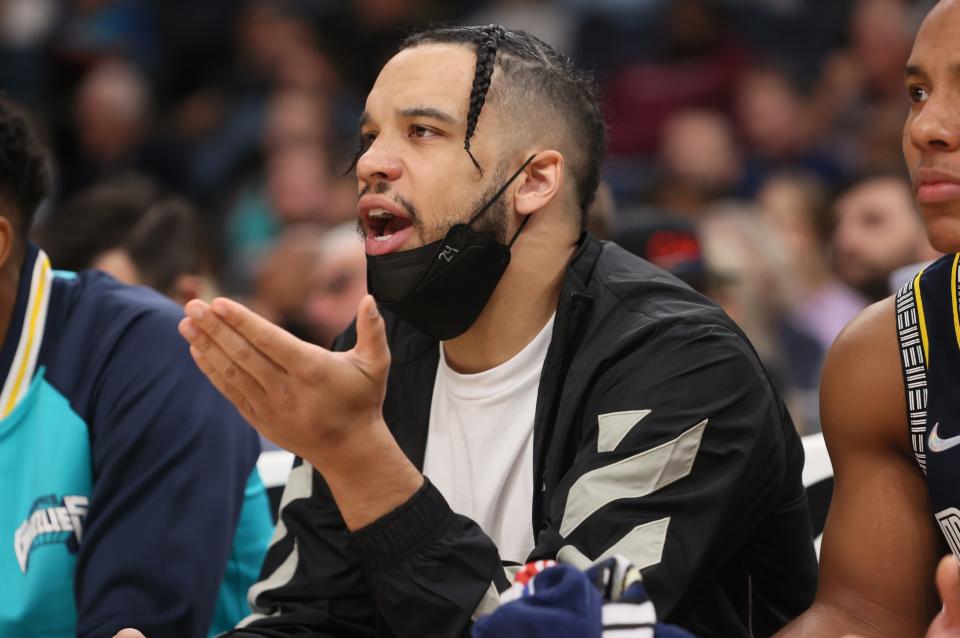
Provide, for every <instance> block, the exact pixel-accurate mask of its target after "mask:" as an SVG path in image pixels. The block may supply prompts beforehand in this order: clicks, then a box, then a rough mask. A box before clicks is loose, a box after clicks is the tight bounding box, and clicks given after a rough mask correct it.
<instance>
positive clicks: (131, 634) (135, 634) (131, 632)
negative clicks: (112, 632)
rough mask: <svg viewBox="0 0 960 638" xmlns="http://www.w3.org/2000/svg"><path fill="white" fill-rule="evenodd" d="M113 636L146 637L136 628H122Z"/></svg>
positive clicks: (124, 637)
mask: <svg viewBox="0 0 960 638" xmlns="http://www.w3.org/2000/svg"><path fill="white" fill-rule="evenodd" d="M113 638H146V637H145V636H144V635H143V634H141V633H140V632H139V631H137V630H136V629H129V628H128V629H121V630H120V631H118V632H117V635H116V636H114V637H113Z"/></svg>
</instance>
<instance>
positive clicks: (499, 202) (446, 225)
mask: <svg viewBox="0 0 960 638" xmlns="http://www.w3.org/2000/svg"><path fill="white" fill-rule="evenodd" d="M506 180H507V163H506V162H500V164H499V165H498V166H497V171H496V173H495V174H494V176H493V179H492V180H491V183H490V186H488V187H487V188H486V189H485V190H484V191H483V193H481V194H480V196H479V197H477V198H476V200H474V202H473V205H472V206H470V216H469V217H466V218H459V217H460V216H459V215H450V216H448V217H447V218H446V219H445V220H444V221H442V222H439V223H437V225H436V226H434V227H433V228H431V229H430V232H429V233H428V232H426V229H424V228H422V227H421V228H419V229H417V230H418V232H420V237H421V239H422V240H423V241H424V242H425V243H428V242H429V241H437V240H439V239H442V238H443V237H444V236H446V234H447V232H449V230H450V229H451V228H452V227H453V226H456V225H457V224H468V223H470V217H473V216H474V215H476V214H477V211H479V210H480V208H481V207H483V206H484V205H486V204H487V203H488V202H489V206H487V209H486V210H485V211H483V213H481V214H480V216H479V217H477V219H476V221H474V222H473V224H472V226H471V227H472V228H473V230H475V231H477V232H479V233H482V234H484V235H488V236H490V237H492V238H494V239H496V240H497V241H498V242H500V243H501V244H506V243H507V225H508V224H507V202H506V201H505V200H504V195H503V194H502V193H501V195H500V196H499V197H497V198H496V200H494V201H492V202H491V201H490V200H491V198H492V197H493V196H494V195H496V194H497V191H498V190H500V189H501V188H503V183H504V182H505V181H506ZM451 218H453V219H456V220H457V221H454V222H450V221H448V220H450V219H451ZM458 218H459V219H458ZM428 237H429V238H430V239H428Z"/></svg>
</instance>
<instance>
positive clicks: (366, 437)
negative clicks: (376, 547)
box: [306, 420, 423, 531]
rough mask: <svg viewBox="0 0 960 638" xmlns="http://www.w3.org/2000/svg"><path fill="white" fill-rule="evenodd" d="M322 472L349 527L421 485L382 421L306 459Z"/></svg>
mask: <svg viewBox="0 0 960 638" xmlns="http://www.w3.org/2000/svg"><path fill="white" fill-rule="evenodd" d="M306 460H307V461H309V462H310V464H311V465H313V467H314V468H316V469H317V471H318V472H320V474H321V475H322V476H323V478H324V480H325V481H326V482H327V485H328V486H329V487H330V492H331V493H332V495H333V498H334V501H335V502H336V504H337V507H338V508H339V510H340V513H341V515H342V516H343V520H344V522H345V523H346V525H347V529H349V530H350V531H356V530H358V529H360V528H363V527H366V526H367V525H369V524H370V523H373V522H374V521H376V520H377V519H379V518H381V517H382V516H384V515H386V514H388V513H390V512H391V511H393V510H395V509H396V508H398V507H400V506H401V505H403V504H404V503H406V502H407V501H408V500H409V499H410V497H412V496H413V495H414V494H415V493H416V491H417V490H419V489H420V487H421V486H422V485H423V475H422V474H420V472H419V471H417V468H416V467H415V466H414V465H413V463H411V462H410V460H409V459H408V458H407V457H406V455H405V454H404V453H403V451H402V450H401V449H400V446H399V445H398V444H397V442H396V440H395V439H394V438H393V435H392V434H390V431H389V429H387V426H386V424H385V423H383V421H382V420H380V421H378V422H376V423H374V424H372V425H370V426H368V427H364V428H362V429H361V428H358V430H357V431H356V432H355V433H353V434H352V435H350V436H348V437H344V438H343V439H342V440H341V441H338V442H337V443H336V444H333V445H329V446H326V447H325V449H318V450H317V452H316V453H313V454H311V455H310V457H309V458H307V459H306Z"/></svg>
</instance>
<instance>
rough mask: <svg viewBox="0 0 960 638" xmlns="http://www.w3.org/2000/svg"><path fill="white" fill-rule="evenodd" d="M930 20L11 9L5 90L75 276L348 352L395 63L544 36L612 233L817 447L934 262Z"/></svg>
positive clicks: (276, 1)
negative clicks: (373, 157)
mask: <svg viewBox="0 0 960 638" xmlns="http://www.w3.org/2000/svg"><path fill="white" fill-rule="evenodd" d="M931 4H933V0H915V1H909V0H831V1H830V2H824V1H823V0H467V1H462V2H439V1H431V0H202V1H200V2H197V1H196V0H191V1H188V0H0V89H2V91H3V92H4V93H5V94H6V95H7V96H9V97H10V98H12V99H14V100H16V101H17V102H18V103H20V104H22V105H24V107H25V108H26V109H27V110H28V112H29V115H30V116H31V119H32V121H33V123H34V125H35V126H36V128H37V129H38V131H39V133H40V136H41V137H42V138H43V139H44V140H45V141H46V142H47V143H48V144H49V146H50V147H51V148H52V150H53V154H54V158H55V159H54V161H55V166H54V167H53V173H54V175H55V196H54V197H53V198H51V200H50V201H48V202H47V203H46V204H45V205H44V209H43V210H42V211H41V213H40V214H39V215H38V225H37V228H36V239H37V241H38V242H40V244H41V245H42V246H43V247H44V248H45V249H46V250H47V252H48V253H49V254H50V256H51V259H52V261H53V263H54V266H55V267H58V268H65V269H81V268H86V267H97V268H102V269H104V270H108V271H109V272H111V273H113V274H114V275H115V276H117V277H118V278H120V279H122V280H124V281H128V282H131V283H139V284H144V285H149V286H152V287H154V288H156V289H158V290H161V291H162V292H164V293H166V294H168V295H170V296H171V297H173V298H175V299H177V300H180V301H186V300H189V299H191V298H194V297H209V296H211V295H213V294H216V293H217V292H222V293H227V294H230V295H232V296H235V297H237V298H240V299H242V300H244V301H246V302H247V303H249V304H250V305H252V306H253V307H254V308H255V309H256V310H258V311H259V312H261V313H262V314H264V315H265V316H267V317H268V318H270V319H271V320H273V321H275V322H277V323H279V324H281V325H283V326H284V327H286V328H288V329H290V330H291V331H293V332H294V333H296V334H298V335H299V336H301V337H303V338H306V339H310V340H312V341H314V342H317V343H320V344H329V343H330V342H331V340H332V339H333V337H334V336H335V335H336V334H338V333H339V331H340V330H342V329H343V328H344V327H345V326H346V325H347V324H348V323H349V321H350V320H351V319H352V316H353V313H354V311H355V309H356V305H357V303H358V301H359V299H360V298H361V296H362V295H363V294H364V292H365V285H366V278H365V274H364V264H365V261H364V256H363V248H362V244H361V243H360V240H359V238H358V235H357V234H356V232H355V224H354V216H355V210H354V206H355V200H356V183H355V180H354V179H353V178H352V176H351V175H350V172H349V168H350V161H351V159H352V157H353V154H354V150H355V144H356V141H355V138H356V123H357V117H358V115H359V113H360V111H361V110H362V105H363V97H364V95H365V94H366V91H367V90H368V89H369V87H370V86H371V85H372V83H373V80H374V79H375V73H376V70H377V69H379V68H380V66H381V65H382V64H383V62H384V61H385V60H386V59H387V58H388V57H390V56H391V55H392V54H393V53H394V52H395V50H396V48H397V45H398V44H399V42H400V41H401V40H402V39H403V38H404V37H405V35H406V34H407V33H408V32H409V31H410V30H411V29H412V28H415V27H417V26H424V25H427V24H432V23H437V22H460V23H467V24H487V23H492V22H497V23H501V24H504V25H506V26H507V27H512V28H520V29H524V30H527V31H530V32H531V33H533V34H534V35H537V36H539V37H540V38H542V39H544V40H546V41H547V42H549V43H550V44H552V45H554V47H556V48H557V49H559V50H561V51H564V52H566V53H568V54H569V55H571V56H572V57H573V58H574V59H575V60H576V61H577V62H578V63H579V64H580V65H581V66H582V67H585V68H587V69H590V70H592V71H593V72H594V73H595V74H596V77H597V80H598V83H599V85H600V87H601V90H602V93H603V96H604V103H605V109H606V115H607V122H608V126H609V135H610V156H609V160H608V161H607V163H606V166H605V171H604V185H603V187H602V192H601V195H600V197H598V199H597V203H596V204H595V206H594V210H593V211H592V216H591V220H590V228H591V231H592V232H593V233H595V234H597V235H599V236H601V237H603V238H608V239H615V240H616V241H618V242H619V243H621V245H623V246H624V247H626V248H627V249H629V250H631V251H633V252H636V253H637V254H640V255H642V256H644V257H647V258H648V259H650V260H652V261H654V262H655V263H657V264H658V265H661V266H663V267H665V268H667V269H669V270H672V271H673V272H675V273H676V274H678V275H679V276H681V277H683V278H685V279H686V280H687V281H688V282H689V283H690V284H691V285H693V286H694V287H696V288H698V289H699V290H701V291H702V292H704V293H705V294H707V295H709V296H711V297H713V298H714V299H715V300H717V301H718V302H719V303H721V304H722V305H723V307H724V308H725V309H726V310H727V312H728V313H729V314H730V315H731V317H733V319H734V320H736V321H737V322H738V323H739V324H740V326H741V327H742V328H743V329H744V331H745V332H746V333H747V334H748V336H749V337H750V338H751V340H752V342H753V343H754V346H755V347H756V348H757V350H758V351H759V353H760V355H761V357H762V359H763V360H764V362H765V364H766V366H767V367H768V368H769V370H770V372H771V374H772V376H773V377H774V378H775V380H776V382H777V383H778V384H780V386H781V390H782V391H783V393H784V395H785V396H786V397H787V399H788V403H789V406H790V408H791V412H792V413H793V415H794V420H795V421H796V423H797V427H798V428H799V429H800V430H801V431H802V432H804V433H806V432H811V431H816V430H817V429H818V428H819V425H818V414H817V400H816V396H817V386H818V382H819V374H820V367H821V364H822V361H823V357H824V354H825V352H826V350H827V348H828V347H829V345H830V343H831V342H832V340H833V339H834V338H835V337H836V335H837V334H838V332H839V331H840V330H841V328H842V327H843V325H844V324H845V323H846V322H847V321H849V320H850V319H851V318H852V317H853V316H854V315H855V314H856V313H857V312H859V310H861V309H862V308H864V307H865V306H866V305H868V304H869V303H870V302H872V301H875V300H878V299H880V298H882V297H884V296H887V295H888V294H890V293H891V292H892V291H893V289H894V288H895V287H897V286H899V285H900V284H902V283H903V282H904V281H907V280H909V279H910V277H911V274H912V273H913V272H915V271H916V269H917V266H916V265H917V264H922V263H924V262H925V261H929V260H931V259H933V258H934V257H935V256H936V255H935V253H934V252H933V250H932V249H931V248H930V246H929V245H928V244H927V241H926V237H925V234H924V231H923V228H922V225H921V221H920V219H919V217H918V215H917V213H916V211H915V210H914V207H913V203H912V196H911V191H910V184H909V181H908V180H907V178H906V176H905V175H906V173H905V169H904V167H903V162H902V160H901V157H900V146H901V144H900V139H901V130H902V121H903V118H904V116H905V113H906V109H907V104H908V101H907V96H906V92H905V90H904V88H903V79H902V78H903V67H904V63H905V62H906V59H907V57H908V55H909V51H910V46H911V42H912V37H913V33H914V31H915V29H916V27H917V25H918V24H919V20H920V18H921V17H922V15H923V13H924V12H925V10H926V9H928V8H929V6H930V5H931ZM438 178H439V179H442V176H440V177H438Z"/></svg>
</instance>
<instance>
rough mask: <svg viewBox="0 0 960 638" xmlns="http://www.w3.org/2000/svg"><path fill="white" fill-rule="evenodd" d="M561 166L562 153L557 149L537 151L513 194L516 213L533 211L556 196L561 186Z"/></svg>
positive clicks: (525, 213)
mask: <svg viewBox="0 0 960 638" xmlns="http://www.w3.org/2000/svg"><path fill="white" fill-rule="evenodd" d="M563 166H564V161H563V155H562V154H561V153H560V152H559V151H540V152H539V153H537V156H536V158H534V160H533V161H532V162H530V164H528V165H527V167H526V168H525V169H524V171H523V175H522V176H521V178H520V179H521V180H522V181H521V182H520V184H519V185H518V186H517V190H516V192H515V195H514V207H515V208H516V210H517V212H518V213H520V214H521V215H529V214H530V213H534V212H536V211H538V210H541V209H542V208H544V207H545V206H546V205H547V204H549V203H550V202H551V201H553V199H554V198H555V197H557V194H558V193H559V192H560V188H561V187H562V186H563ZM518 181H519V180H518Z"/></svg>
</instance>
